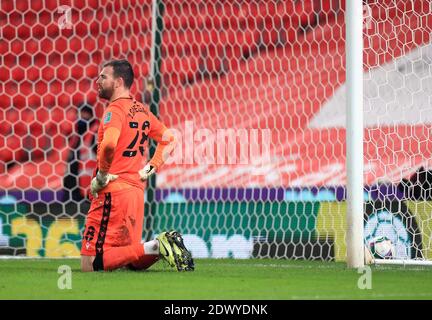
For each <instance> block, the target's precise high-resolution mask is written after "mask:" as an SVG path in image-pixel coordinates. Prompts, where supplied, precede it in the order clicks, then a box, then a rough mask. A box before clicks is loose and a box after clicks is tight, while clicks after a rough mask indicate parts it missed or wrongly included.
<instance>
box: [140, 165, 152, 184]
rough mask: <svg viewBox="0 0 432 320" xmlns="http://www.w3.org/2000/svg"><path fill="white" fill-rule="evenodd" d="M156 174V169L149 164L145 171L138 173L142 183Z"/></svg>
mask: <svg viewBox="0 0 432 320" xmlns="http://www.w3.org/2000/svg"><path fill="white" fill-rule="evenodd" d="M155 172H156V168H155V167H153V166H152V165H149V164H147V165H146V166H145V167H144V168H143V169H141V170H140V171H138V173H139V175H140V178H141V181H145V180H147V179H148V178H150V176H151V175H152V174H154V173H155Z"/></svg>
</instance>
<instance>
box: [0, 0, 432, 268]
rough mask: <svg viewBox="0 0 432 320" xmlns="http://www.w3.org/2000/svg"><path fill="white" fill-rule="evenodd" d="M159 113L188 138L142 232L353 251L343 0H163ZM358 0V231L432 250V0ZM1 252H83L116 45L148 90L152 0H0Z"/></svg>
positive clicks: (296, 249)
mask: <svg viewBox="0 0 432 320" xmlns="http://www.w3.org/2000/svg"><path fill="white" fill-rule="evenodd" d="M163 2H164V9H165V10H164V11H163V22H164V26H163V37H162V55H161V57H160V58H161V59H162V67H161V72H162V85H161V102H160V105H159V117H160V119H161V120H162V121H163V122H164V123H165V124H166V125H167V126H169V127H171V128H172V129H173V131H174V133H175V135H176V136H177V140H178V142H179V144H178V148H177V149H176V150H175V152H174V153H173V154H172V155H171V157H170V158H169V160H168V161H167V163H166V164H165V166H164V167H163V168H162V169H161V170H160V172H159V173H158V174H157V188H156V192H155V199H154V203H153V205H152V206H151V209H152V210H150V211H149V212H146V213H145V219H146V222H145V228H144V230H143V238H152V237H154V236H155V235H156V234H158V233H160V232H162V231H164V230H167V229H177V230H179V231H180V232H181V233H182V234H183V235H184V238H185V242H186V245H187V246H188V247H189V248H190V249H191V251H192V254H193V255H194V257H196V258H224V257H233V258H250V257H257V258H261V257H265V258H290V259H319V260H329V261H344V260H345V259H346V231H347V226H346V211H347V205H346V177H347V173H346V164H345V161H346V157H345V151H346V145H345V139H346V135H347V132H346V130H345V114H346V112H345V100H346V99H345V93H346V88H345V77H346V76H345V72H346V70H345V16H344V15H345V1H341V0H332V1H322V0H303V1H294V0H293V1H277V0H270V1H256V0H244V1H240V0H232V1H218V0H209V1H198V0H192V1H174V0H165V1H163ZM363 2H364V12H363V14H364V108H365V110H364V116H365V117H364V119H365V121H364V137H365V138H364V166H365V172H364V181H365V187H364V197H365V199H364V200H365V214H364V217H365V234H364V242H365V245H367V244H368V243H369V241H371V240H372V239H373V238H375V237H377V236H386V237H388V238H389V239H390V240H391V241H392V242H393V243H394V246H395V248H396V254H395V255H396V257H397V258H399V259H431V258H432V251H431V250H432V249H431V245H432V238H431V236H432V216H431V212H432V202H430V201H431V200H432V199H431V197H432V195H431V193H430V190H431V185H430V183H432V179H431V176H432V173H430V172H429V162H430V159H431V151H432V146H431V139H430V134H429V132H430V123H431V120H432V119H429V117H430V114H431V112H430V110H429V108H430V105H431V102H432V101H431V93H432V81H431V80H432V76H431V72H432V69H431V62H432V47H431V44H430V42H431V39H430V35H431V28H432V14H431V7H430V1H420V0H418V1H417V0H413V1H402V0H393V1H390V0H386V1H363ZM0 21H1V37H2V39H3V41H2V42H1V43H0V51H1V59H2V63H1V66H0V79H1V81H2V86H1V87H0V103H1V106H2V108H1V112H0V117H1V119H0V121H1V123H0V131H1V135H0V176H1V178H0V186H1V190H0V254H5V255H26V256H41V257H63V256H78V255H79V250H80V245H81V243H80V239H81V236H82V232H83V228H84V219H85V215H86V213H87V210H88V208H89V200H88V187H89V183H90V179H91V175H92V173H93V170H94V169H95V166H96V162H95V160H96V159H95V139H96V131H97V128H98V124H99V118H100V117H101V115H102V112H103V108H104V107H105V105H106V103H105V102H104V101H101V100H100V99H98V98H97V93H96V90H95V86H94V82H95V79H96V77H97V74H98V71H99V66H100V64H101V63H103V62H104V61H106V60H110V59H114V58H127V59H128V60H129V61H130V62H131V63H132V65H133V66H134V71H135V75H136V81H135V84H134V86H133V90H132V92H133V95H134V96H136V97H137V98H138V99H140V100H143V101H145V102H149V101H150V100H151V93H150V91H149V90H150V89H151V87H150V86H149V85H148V79H149V78H148V77H149V74H150V73H149V70H150V69H151V65H150V62H151V56H152V55H151V47H152V3H151V1H150V0H137V1H134V2H130V1H124V0H122V1H121V0H115V1H112V2H103V1H98V0H86V1H84V0H82V1H80V0H76V1H66V0H65V1H62V0H59V1H57V0H47V1H41V0H40V1H37V0H34V1H31V2H29V1H8V0H6V1H2V2H1V12H0Z"/></svg>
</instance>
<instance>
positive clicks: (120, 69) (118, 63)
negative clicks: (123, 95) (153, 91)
mask: <svg viewBox="0 0 432 320" xmlns="http://www.w3.org/2000/svg"><path fill="white" fill-rule="evenodd" d="M104 67H113V70H114V72H113V74H114V77H115V78H119V77H121V78H123V81H124V85H125V87H126V88H128V89H129V88H130V87H131V86H132V83H133V81H134V72H133V69H132V66H131V64H130V63H129V61H127V60H111V61H109V62H107V63H105V64H104Z"/></svg>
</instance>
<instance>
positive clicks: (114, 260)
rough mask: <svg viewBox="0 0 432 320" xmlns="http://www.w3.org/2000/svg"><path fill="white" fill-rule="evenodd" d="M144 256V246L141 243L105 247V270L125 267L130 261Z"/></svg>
mask: <svg viewBox="0 0 432 320" xmlns="http://www.w3.org/2000/svg"><path fill="white" fill-rule="evenodd" d="M143 256H144V247H143V245H142V244H141V243H138V244H133V245H130V246H125V247H109V248H106V249H105V248H104V253H103V265H104V270H114V269H117V268H121V267H124V266H126V265H128V264H129V263H133V262H136V261H138V260H139V259H140V258H142V257H143Z"/></svg>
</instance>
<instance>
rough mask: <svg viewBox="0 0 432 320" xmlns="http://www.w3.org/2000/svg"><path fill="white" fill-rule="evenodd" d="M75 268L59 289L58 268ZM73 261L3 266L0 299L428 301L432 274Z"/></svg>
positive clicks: (309, 264)
mask: <svg viewBox="0 0 432 320" xmlns="http://www.w3.org/2000/svg"><path fill="white" fill-rule="evenodd" d="M61 265H68V266H70V267H71V270H72V289H63V290H61V289H59V288H58V285H57V282H58V279H59V277H60V276H61V274H59V273H58V268H59V266H61ZM79 267H80V263H79V260H78V259H62V260H57V259H22V260H15V259H13V260H0V299H86V300H88V299H146V300H171V299H173V300H176V299H186V300H189V299H191V300H213V299H215V300H220V299H224V300H231V299H240V300H244V299H250V300H260V299H265V300H266V299H272V300H288V299H308V300H309V299H432V268H427V267H395V266H392V267H389V266H374V267H372V269H371V271H372V272H371V274H372V280H371V284H372V288H371V289H364V290H361V289H359V288H358V285H357V284H358V282H359V278H360V277H361V276H362V275H363V274H360V273H358V270H356V269H348V268H346V265H345V264H344V263H336V262H315V261H290V260H272V259H250V260H234V259H196V270H195V271H194V272H183V273H178V272H176V271H172V270H171V269H169V268H168V267H167V266H166V265H164V264H163V263H161V262H159V263H157V264H156V265H154V266H153V267H152V268H150V269H149V270H147V271H141V272H136V271H127V270H118V271H114V272H97V273H82V272H81V271H80V269H79Z"/></svg>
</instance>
